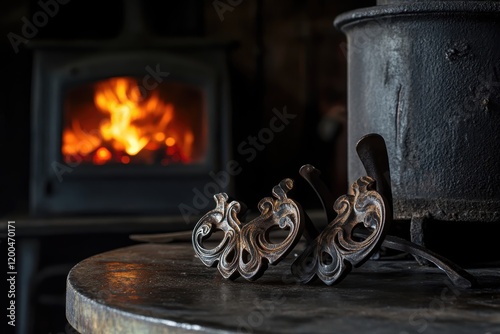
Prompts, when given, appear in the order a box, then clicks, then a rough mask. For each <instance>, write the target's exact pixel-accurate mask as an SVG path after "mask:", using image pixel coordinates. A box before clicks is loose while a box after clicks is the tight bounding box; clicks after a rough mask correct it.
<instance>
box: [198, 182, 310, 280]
mask: <svg viewBox="0 0 500 334" xmlns="http://www.w3.org/2000/svg"><path fill="white" fill-rule="evenodd" d="M292 188H293V181H292V180H291V179H284V180H283V181H281V182H280V184H279V185H277V186H275V187H274V188H273V195H274V198H273V197H266V198H264V199H262V200H261V201H260V202H259V205H258V207H259V211H260V215H259V216H258V217H256V218H255V219H253V220H251V221H250V222H248V223H245V224H244V223H242V222H240V219H239V217H238V214H239V212H240V209H241V204H240V203H239V202H237V201H231V202H230V203H228V196H227V195H226V194H225V193H220V194H217V195H215V196H214V199H215V202H216V207H215V209H213V210H211V211H209V212H208V213H207V214H205V215H204V216H203V217H202V218H201V219H200V220H199V221H198V223H197V224H196V226H195V228H194V229H193V234H192V242H193V248H194V251H195V253H196V254H197V255H198V257H199V258H200V260H201V261H202V262H203V263H204V264H205V265H206V266H210V267H213V266H215V265H217V267H218V270H219V272H220V273H221V275H222V276H223V277H224V278H228V279H235V278H237V277H238V276H242V277H243V278H245V279H247V280H255V279H257V278H259V277H260V276H261V275H262V274H263V273H264V271H265V270H266V269H267V267H268V264H277V263H278V262H279V261H280V260H281V259H282V258H284V257H285V256H286V255H287V254H288V253H289V252H290V251H291V250H292V249H293V248H294V247H295V245H296V244H297V242H298V241H299V239H300V237H301V235H302V232H303V228H304V227H303V222H304V214H303V212H302V209H301V207H300V205H299V204H298V203H296V202H295V201H294V200H292V199H290V198H288V197H287V193H288V192H289V191H290V190H291V189H292ZM273 229H281V230H287V235H286V237H285V238H284V240H282V241H281V242H277V243H274V242H272V241H271V240H270V232H271V231H272V230H273ZM216 231H222V232H223V233H224V237H223V238H222V240H221V241H220V243H219V244H218V245H217V246H215V247H214V248H210V249H209V248H205V247H204V246H203V244H204V243H205V242H207V241H208V239H209V238H210V236H211V235H212V233H214V232H216Z"/></svg>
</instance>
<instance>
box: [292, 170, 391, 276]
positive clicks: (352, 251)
mask: <svg viewBox="0 0 500 334" xmlns="http://www.w3.org/2000/svg"><path fill="white" fill-rule="evenodd" d="M386 206H387V203H386V202H385V201H384V198H383V196H382V195H381V194H380V193H378V192H377V191H376V190H375V180H374V179H372V178H371V177H369V176H364V177H361V178H360V179H358V180H357V181H356V182H355V183H354V184H353V185H352V186H351V190H350V193H349V194H347V195H344V196H341V197H339V198H338V199H337V201H336V202H335V204H334V207H333V208H334V210H335V211H336V212H337V217H336V218H335V219H334V220H333V221H332V222H330V224H329V225H328V226H327V227H326V228H325V229H324V230H323V231H322V232H321V234H320V235H319V236H318V237H317V238H316V239H315V240H314V241H313V242H311V243H310V244H309V245H308V246H307V247H306V249H305V250H304V252H303V253H302V254H301V255H300V256H299V257H298V258H297V259H296V260H295V261H294V263H293V264H292V273H293V274H294V275H295V276H297V277H298V279H299V280H300V281H301V282H302V283H308V282H310V281H311V280H312V279H313V278H314V277H315V276H316V275H317V276H318V277H319V278H320V279H321V280H322V281H323V282H324V283H326V284H328V285H332V284H334V283H336V282H339V281H340V280H342V279H343V278H344V277H345V276H346V275H347V274H348V273H349V272H350V271H351V269H352V267H357V266H360V265H361V264H363V263H364V262H365V261H366V260H368V259H369V258H370V256H371V255H372V253H373V252H374V251H375V250H376V249H377V248H378V247H379V246H380V244H381V243H382V241H383V239H384V236H385V234H386V232H387V225H386V224H385V220H386V212H387V207H386ZM360 224H363V226H364V228H365V229H368V230H369V231H370V233H369V234H368V235H367V236H366V238H363V239H359V238H356V237H354V230H355V229H356V227H358V226H359V225H360Z"/></svg>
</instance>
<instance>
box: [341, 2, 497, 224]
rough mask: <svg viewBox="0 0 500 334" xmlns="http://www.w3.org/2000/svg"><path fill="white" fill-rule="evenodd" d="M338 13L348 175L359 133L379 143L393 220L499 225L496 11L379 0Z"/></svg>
mask: <svg viewBox="0 0 500 334" xmlns="http://www.w3.org/2000/svg"><path fill="white" fill-rule="evenodd" d="M378 3H379V6H376V7H371V8H365V9H360V10H355V11H352V12H348V13H345V14H342V15H340V16H339V17H338V18H337V19H336V20H335V25H336V27H337V28H338V29H340V30H341V31H343V32H344V33H345V34H346V36H347V42H348V52H347V57H348V59H347V62H348V78H349V80H348V81H349V85H348V91H349V97H348V108H349V110H348V117H349V119H348V146H349V149H348V169H349V181H350V183H352V182H354V180H356V179H358V178H359V177H360V176H361V175H364V174H363V173H364V170H363V166H362V165H361V163H360V161H359V160H358V159H357V157H356V154H355V152H354V150H353V149H351V148H354V147H355V145H356V142H357V140H358V139H359V138H360V137H361V136H363V135H364V134H366V133H379V134H381V135H382V136H383V137H384V138H385V139H386V142H387V146H388V150H389V153H390V154H389V156H390V165H391V173H392V190H393V196H394V200H393V204H394V218H395V219H398V220H403V219H412V218H422V217H432V218H433V219H435V220H443V221H463V222H468V221H481V222H499V221H500V154H499V153H498V143H499V142H500V43H498V40H499V38H500V3H499V2H497V1H429V0H427V1H424V0H420V1H412V0H405V1H402V0H399V1H398V0H379V2H378Z"/></svg>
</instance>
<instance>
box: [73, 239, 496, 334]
mask: <svg viewBox="0 0 500 334" xmlns="http://www.w3.org/2000/svg"><path fill="white" fill-rule="evenodd" d="M293 257H294V254H293V253H292V254H290V255H289V257H288V258H289V259H290V260H286V261H284V262H281V263H280V264H278V265H277V266H271V267H270V268H269V269H268V270H267V272H266V273H265V274H264V276H263V277H262V278H261V279H259V280H257V281H255V282H248V281H245V280H243V279H241V278H238V279H237V280H235V281H227V280H224V279H223V278H221V277H220V276H219V274H218V271H217V269H216V268H206V267H205V266H204V265H202V263H201V262H200V261H199V260H198V259H197V258H196V257H195V256H194V251H193V250H192V246H191V244H190V243H188V242H185V243H176V244H139V245H136V246H131V247H127V248H121V249H116V250H113V251H110V252H106V253H102V254H99V255H96V256H93V257H91V258H88V259H86V260H84V261H82V262H80V263H79V264H77V265H76V266H75V267H74V268H73V269H72V270H71V272H70V273H69V275H68V279H67V295H66V298H67V300H66V314H67V318H68V321H69V323H70V324H71V325H72V326H73V327H74V328H75V329H77V330H78V331H79V332H81V333H134V334H136V333H186V332H199V331H201V332H216V333H224V332H227V333H238V332H242V333H262V332H265V333H400V334H402V333H453V334H457V333H500V282H499V278H498V274H499V270H498V269H495V268H487V269H484V268H483V269H469V272H471V273H473V274H474V275H476V277H477V278H478V280H479V282H480V284H481V287H480V288H477V289H469V290H460V289H456V288H454V287H453V286H452V285H451V283H450V282H449V281H448V279H447V277H446V275H444V274H443V273H442V272H441V271H439V270H438V269H436V268H432V267H431V268H429V267H419V266H418V265H417V264H415V263H414V262H411V261H373V260H372V261H368V262H367V263H366V264H365V265H364V266H362V267H360V268H357V269H355V270H354V271H353V272H352V273H351V274H350V275H349V276H347V278H346V279H345V280H344V281H342V282H341V283H340V284H338V285H335V286H326V285H324V284H323V283H321V282H315V283H312V284H309V285H301V284H297V283H294V281H293V278H292V276H291V275H290V272H289V268H290V266H289V264H290V261H291V260H292V259H293Z"/></svg>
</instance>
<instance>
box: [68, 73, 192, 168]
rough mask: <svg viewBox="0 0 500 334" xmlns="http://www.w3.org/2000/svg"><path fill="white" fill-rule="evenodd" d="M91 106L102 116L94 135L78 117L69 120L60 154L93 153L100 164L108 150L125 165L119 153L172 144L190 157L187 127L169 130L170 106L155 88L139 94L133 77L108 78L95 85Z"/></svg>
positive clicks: (170, 119) (190, 148)
mask: <svg viewBox="0 0 500 334" xmlns="http://www.w3.org/2000/svg"><path fill="white" fill-rule="evenodd" d="M94 105H95V107H96V108H97V110H98V111H100V112H101V113H103V114H105V115H106V118H104V119H103V120H102V121H101V123H100V125H98V126H97V128H98V134H97V135H89V134H87V133H85V132H84V131H83V130H82V129H81V126H80V123H79V122H78V120H73V121H72V126H71V128H70V129H68V128H67V129H65V130H64V132H63V146H62V153H63V154H64V155H65V156H67V155H75V154H80V155H82V156H88V155H91V154H93V156H94V157H93V159H92V161H93V162H94V163H95V164H103V163H106V162H108V161H109V160H111V159H112V158H113V157H114V154H113V153H112V152H110V151H109V150H114V152H115V153H116V152H119V153H120V154H118V157H116V159H117V161H119V162H121V163H124V164H127V163H128V162H129V161H130V159H129V158H128V157H126V158H123V157H124V155H123V154H127V155H128V156H136V155H138V154H139V152H141V151H143V150H157V149H160V148H162V147H163V148H168V147H170V146H173V145H176V150H177V151H179V152H180V154H181V156H182V157H184V158H185V159H184V160H187V161H189V160H190V158H191V152H192V145H193V141H194V135H193V133H192V131H190V130H186V131H184V132H180V133H179V131H175V129H173V130H172V129H169V126H170V127H172V126H171V123H172V121H173V118H174V106H173V105H172V104H170V103H165V102H163V101H162V100H161V98H160V97H159V94H158V91H151V92H149V93H148V96H147V97H143V95H142V94H141V91H140V89H139V87H138V85H137V83H136V81H135V80H134V79H133V78H126V77H120V78H111V79H108V80H105V81H101V82H99V83H97V84H96V85H95V94H94ZM177 130H178V129H177ZM104 146H106V147H107V148H105V147H104ZM104 150H105V151H104ZM166 151H167V152H168V150H166ZM103 152H107V153H109V154H107V153H106V154H104V153H103Z"/></svg>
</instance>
